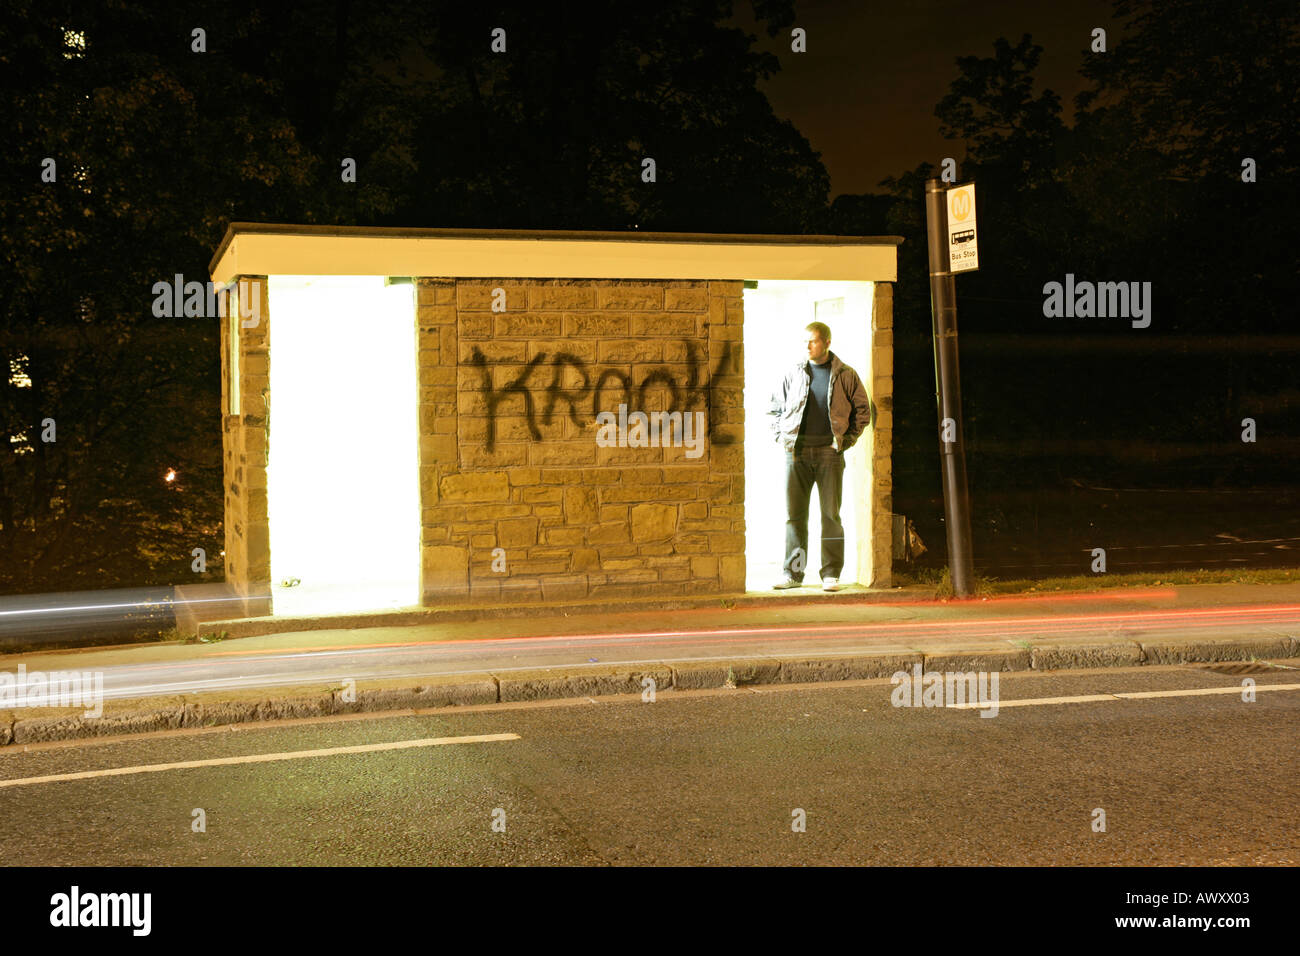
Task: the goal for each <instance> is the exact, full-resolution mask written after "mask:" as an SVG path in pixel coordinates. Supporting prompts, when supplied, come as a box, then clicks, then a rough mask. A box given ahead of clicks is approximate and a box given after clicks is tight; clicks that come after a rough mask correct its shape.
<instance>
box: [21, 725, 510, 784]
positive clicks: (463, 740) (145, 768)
mask: <svg viewBox="0 0 1300 956" xmlns="http://www.w3.org/2000/svg"><path fill="white" fill-rule="evenodd" d="M518 739H519V735H518V734H478V735H475V736H472V737H423V738H421V739H419V740H396V741H393V742H391V743H386V744H360V745H358V746H355V747H327V748H325V749H323V750H294V751H289V752H285V753H273V754H248V755H246V756H243V757H216V758H213V759H211V760H182V761H180V762H178V763H151V764H143V765H141V766H138V767H113V768H110V769H108V770H82V771H80V772H78V773H56V774H50V775H49V776H45V777H23V778H21V779H19V780H0V787H24V786H28V785H30V784H35V783H58V782H60V781H63V780H90V779H92V778H94V777H120V776H124V775H125V774H132V773H159V772H160V771H163V770H189V769H191V768H194V767H223V766H229V765H231V764H241V763H270V762H272V761H275V760H300V759H303V758H305V757H333V756H335V755H337V754H363V753H374V752H377V751H382V750H407V749H409V748H411V747H442V746H445V745H447V744H478V743H487V742H489V741H495V740H518Z"/></svg>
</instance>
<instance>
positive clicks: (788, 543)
mask: <svg viewBox="0 0 1300 956" xmlns="http://www.w3.org/2000/svg"><path fill="white" fill-rule="evenodd" d="M805 331H806V332H807V333H808V339H807V347H808V360H807V361H804V362H800V363H799V364H798V365H796V366H794V367H793V368H791V369H790V370H789V371H788V372H787V373H786V375H785V379H784V380H783V381H782V382H781V389H780V391H779V392H776V393H773V395H772V403H771V407H770V408H769V409H768V414H769V415H771V416H772V432H773V434H774V435H775V436H776V440H777V441H778V442H780V443H781V445H782V446H783V447H784V448H785V464H786V477H785V503H786V515H787V518H788V520H787V521H786V523H785V566H784V570H785V580H783V581H782V582H781V583H780V584H777V585H776V588H777V589H783V588H797V587H799V586H801V585H802V584H803V572H804V567H805V565H806V563H807V561H808V557H807V555H808V498H809V495H810V494H811V493H812V487H813V485H814V484H815V485H816V486H817V494H818V501H819V502H820V505H821V513H822V546H821V560H822V566H821V579H822V590H823V591H838V590H839V587H840V583H839V577H840V572H841V571H842V570H843V569H844V526H843V525H842V524H840V497H841V494H842V492H843V479H844V452H845V451H847V450H848V449H850V448H852V447H853V445H854V444H855V443H856V442H857V440H858V438H859V437H861V435H862V433H863V432H864V431H865V430H866V428H867V426H868V425H869V424H870V423H871V398H870V396H869V395H868V394H867V389H866V386H864V385H863V384H862V380H861V379H860V378H858V373H857V372H855V371H853V369H851V368H850V367H849V366H847V365H845V364H844V363H843V362H841V361H840V360H839V358H838V357H836V355H835V353H834V352H832V351H831V350H830V348H831V330H830V328H829V327H828V326H827V325H826V324H825V323H823V322H813V323H812V324H811V325H809V326H808V327H807V329H806V330H805Z"/></svg>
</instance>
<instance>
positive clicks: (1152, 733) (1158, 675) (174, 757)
mask: <svg viewBox="0 0 1300 956" xmlns="http://www.w3.org/2000/svg"><path fill="white" fill-rule="evenodd" d="M1276 663H1277V664H1279V665H1282V667H1280V668H1279V667H1269V666H1265V665H1255V666H1254V667H1253V668H1252V665H1247V664H1242V665H1237V668H1238V669H1242V668H1252V669H1253V671H1254V672H1253V673H1250V674H1248V675H1243V674H1241V673H1232V674H1229V673H1220V672H1216V671H1213V670H1209V669H1205V668H1203V667H1196V666H1191V665H1185V666H1179V667H1143V668H1107V669H1104V670H1096V671H1070V672H1060V673H1008V674H1004V675H1001V680H1000V700H1001V707H1000V709H999V712H998V714H997V716H996V717H992V718H985V717H981V716H980V715H979V713H978V712H977V711H974V710H968V709H966V710H963V709H955V708H908V707H895V706H893V705H892V703H891V692H892V690H893V688H892V687H891V685H890V684H889V682H888V681H887V680H884V681H859V682H852V683H840V684H823V685H802V686H800V685H782V686H776V685H760V686H755V687H749V688H741V689H738V690H719V691H698V692H690V691H688V692H681V691H669V692H664V693H660V694H659V695H658V696H657V698H656V700H655V701H654V702H644V701H642V700H641V699H640V698H639V697H631V698H619V699H603V700H600V701H590V700H577V701H573V700H567V701H549V702H541V703H533V704H498V705H491V706H484V707H476V708H464V709H457V710H453V711H438V712H436V713H430V714H429V715H420V716H403V717H387V716H381V717H374V716H371V717H345V718H339V717H335V718H326V719H322V720H311V721H300V722H286V723H283V724H278V725H269V726H255V727H245V728H243V729H239V730H199V731H190V732H187V731H179V732H170V733H164V734H153V735H142V736H140V737H137V738H129V739H126V738H122V739H118V740H115V741H100V742H94V741H76V742H69V743H64V744H49V745H42V746H39V747H32V748H30V749H23V748H20V747H17V746H15V747H10V748H5V752H3V753H0V854H3V858H4V860H5V862H6V863H7V864H9V865H22V864H60V865H66V864H82V865H84V864H94V865H148V866H157V865H232V864H264V865H344V864H353V865H358V864H359V865H371V864H385V865H425V864H452V865H482V864H487V865H494V864H541V865H546V864H573V865H627V864H655V865H677V864H706V865H714V864H734V865H767V864H774V865H814V866H823V865H842V864H886V865H911V864H956V865H964V864H994V865H1000V864H1034V865H1047V864H1069V865H1113V864H1143V865H1151V864H1154V865H1177V864H1209V865H1222V864H1234V865H1239V864H1281V865H1295V864H1297V863H1300V831H1298V829H1297V824H1296V817H1295V806H1296V802H1297V799H1298V798H1300V780H1298V779H1297V770H1296V758H1295V741H1296V740H1297V738H1298V737H1300V670H1296V669H1294V667H1295V661H1293V660H1292V661H1287V660H1282V661H1278V662H1276ZM1244 676H1249V677H1250V678H1252V679H1253V680H1255V681H1256V682H1257V684H1258V689H1257V694H1256V699H1255V700H1254V701H1253V702H1246V701H1243V699H1242V695H1241V692H1240V689H1241V686H1242V680H1243V677H1244ZM1270 686H1271V687H1275V688H1277V689H1274V690H1268V688H1269V687H1270ZM1284 686H1285V687H1287V688H1290V689H1283V687H1284ZM1216 689H1221V690H1223V691H1225V692H1224V693H1218V692H1215V691H1216ZM1154 691H1179V692H1185V691H1202V692H1204V693H1199V694H1185V693H1180V694H1177V695H1172V696H1160V697H1137V698H1134V697H1116V696H1114V695H1116V694H1126V693H1142V692H1154ZM1087 695H1105V696H1103V697H1101V698H1100V699H1095V700H1088V701H1085V702H1075V703H1068V702H1062V701H1059V700H1054V698H1060V697H1075V696H1087ZM1015 701H1025V702H1032V703H1026V704H1024V705H1022V706H1016V705H1015V704H1014V703H1013V702H1015ZM484 736H492V737H493V739H487V740H483V739H480V740H474V741H463V742H451V743H446V742H443V743H437V742H433V743H431V742H430V738H449V737H450V738H460V737H480V738H481V737H484ZM412 742H415V743H416V745H412ZM385 744H388V745H394V746H396V747H399V748H400V749H374V748H376V747H378V746H380V745H385ZM326 748H358V749H357V750H354V751H350V752H342V753H338V752H335V753H331V754H310V753H307V754H304V753H302V752H304V751H316V750H320V749H326ZM285 754H295V756H292V757H287V758H286V757H284V755H285ZM247 758H258V759H262V760H265V762H247ZM213 760H226V761H231V762H227V763H221V764H217V765H199V766H191V767H182V768H172V769H166V770H161V771H153V772H139V769H138V768H140V767H147V766H150V765H158V764H166V763H171V762H178V761H213ZM131 768H135V769H131ZM123 769H127V770H129V771H130V772H126V773H120V774H117V775H92V776H89V777H87V778H82V779H54V780H45V781H33V778H38V777H47V776H51V775H55V776H57V775H66V774H71V773H83V774H84V773H90V774H97V773H99V772H104V771H114V770H118V771H120V770H123ZM196 809H198V810H202V811H203V814H204V820H205V823H206V831H205V832H194V830H193V823H192V821H193V820H194V819H195V815H194V811H195V810H196ZM1098 809H1101V810H1104V812H1105V826H1106V828H1105V831H1104V832H1099V831H1096V830H1094V821H1095V820H1096V819H1098V818H1097V815H1096V811H1097V810H1098ZM800 810H802V811H803V812H804V814H806V830H805V831H804V832H796V831H795V830H794V829H793V828H792V823H793V821H794V820H795V819H796V816H795V815H796V814H797V811H800ZM494 811H500V812H499V813H497V814H496V819H497V821H498V827H499V826H500V823H501V821H504V831H503V832H501V831H500V830H494V829H493V820H494Z"/></svg>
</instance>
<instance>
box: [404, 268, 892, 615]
mask: <svg viewBox="0 0 1300 956" xmlns="http://www.w3.org/2000/svg"><path fill="white" fill-rule="evenodd" d="M741 286H742V283H741V282H739V281H682V280H661V281H651V280H635V281H622V280H604V279H602V280H584V279H553V280H539V279H508V278H502V279H472V280H471V279H450V278H424V279H419V280H417V295H418V299H417V302H418V314H417V325H418V331H417V335H418V336H419V375H420V403H421V404H420V489H421V508H422V522H421V524H422V558H423V560H422V591H423V594H424V602H425V604H427V605H438V604H447V603H459V602H463V601H465V600H467V599H468V600H469V601H471V602H474V603H478V602H495V601H510V602H514V601H519V602H524V601H536V600H545V601H556V600H576V599H582V598H598V597H605V596H634V595H655V596H671V595H674V594H699V593H716V592H728V591H741V590H744V584H745V558H744V550H745V535H744V531H745V524H744V452H743V445H742V443H743V441H744V409H743V375H744V362H743V349H742V342H741V332H742V328H743V308H742V300H741ZM620 403H622V404H625V405H626V406H627V408H628V411H629V412H633V411H644V412H654V411H671V410H677V411H685V412H690V413H694V412H697V411H698V412H703V413H704V414H705V417H706V421H707V423H708V431H707V440H706V441H705V443H704V448H703V454H702V455H701V456H700V457H698V458H691V457H688V449H687V448H685V447H644V448H634V447H600V446H599V445H598V443H597V434H598V426H597V418H596V413H597V412H612V413H615V414H617V412H618V406H619V404H620ZM885 540H886V541H888V534H886V535H885ZM498 549H500V550H498ZM503 561H504V564H503ZM503 567H504V570H503Z"/></svg>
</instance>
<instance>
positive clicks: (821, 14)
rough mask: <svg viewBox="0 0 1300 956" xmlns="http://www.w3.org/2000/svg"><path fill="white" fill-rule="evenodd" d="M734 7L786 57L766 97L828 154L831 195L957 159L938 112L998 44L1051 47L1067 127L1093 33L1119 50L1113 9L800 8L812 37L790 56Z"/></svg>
mask: <svg viewBox="0 0 1300 956" xmlns="http://www.w3.org/2000/svg"><path fill="white" fill-rule="evenodd" d="M736 6H737V16H736V18H735V20H734V21H733V22H734V23H735V25H736V26H739V27H741V28H742V29H745V30H746V32H749V33H751V34H754V35H755V36H757V37H758V42H757V43H756V44H755V46H756V47H757V48H758V49H760V50H764V51H767V52H771V53H774V54H776V55H777V56H778V57H779V59H780V61H781V71H780V72H779V73H777V74H775V75H774V76H773V77H772V78H771V79H769V80H768V81H767V82H766V84H764V85H762V87H761V88H762V89H763V90H764V92H765V93H767V96H768V99H769V100H770V101H771V103H772V107H773V109H774V110H775V111H776V114H777V116H779V117H781V118H782V119H788V120H790V121H791V122H793V123H794V125H795V126H796V127H797V128H798V129H799V131H800V132H802V133H803V134H804V136H806V137H807V138H808V141H809V142H810V143H811V144H812V147H813V149H815V150H818V151H819V152H820V153H821V154H822V161H823V162H824V163H825V164H826V169H827V171H828V172H829V173H830V176H831V195H832V196H836V195H839V194H840V193H861V192H878V191H879V189H878V184H879V182H880V180H882V179H884V178H885V177H886V176H891V175H897V174H899V173H901V172H903V171H905V170H908V169H911V168H913V167H914V166H916V165H917V164H918V163H920V162H922V161H926V160H928V161H930V162H933V163H935V164H936V165H937V164H938V163H939V161H940V160H941V159H942V158H943V157H944V156H954V157H956V158H957V160H958V161H959V162H960V160H961V158H962V155H963V151H962V147H961V144H960V143H952V142H948V141H946V140H944V138H943V137H942V136H940V135H939V121H938V119H936V118H935V115H934V108H935V106H936V105H937V104H938V102H939V100H940V99H941V98H942V97H943V95H944V94H945V93H947V92H948V86H949V84H950V83H951V82H952V81H953V80H954V79H955V78H956V76H957V73H958V70H957V66H956V63H955V61H956V58H957V57H959V56H980V57H988V56H992V55H993V41H994V40H995V39H997V38H998V37H999V36H1005V37H1006V38H1007V39H1008V40H1010V41H1011V42H1012V43H1013V44H1014V43H1015V42H1017V41H1018V40H1019V39H1020V37H1021V35H1022V34H1024V33H1028V34H1030V35H1031V36H1032V37H1033V38H1034V42H1035V43H1037V44H1038V45H1040V46H1041V47H1043V58H1042V61H1041V62H1040V63H1039V65H1038V70H1037V75H1038V78H1039V81H1040V83H1041V85H1042V86H1045V87H1047V88H1050V89H1051V90H1053V91H1054V92H1056V93H1057V94H1058V95H1059V96H1060V97H1061V106H1062V115H1063V117H1064V118H1065V120H1066V122H1069V121H1070V119H1071V117H1072V116H1073V100H1074V95H1075V94H1076V93H1078V92H1079V91H1081V90H1082V89H1083V88H1084V81H1083V78H1082V77H1081V76H1079V74H1078V72H1077V71H1078V68H1079V64H1080V61H1081V60H1082V58H1083V55H1084V53H1085V52H1086V51H1087V50H1088V47H1089V45H1090V44H1091V39H1092V30H1093V28H1094V27H1104V28H1105V29H1106V34H1107V42H1108V44H1109V45H1111V46H1113V45H1114V43H1115V42H1116V41H1117V39H1118V38H1119V35H1120V34H1119V29H1118V24H1117V23H1116V22H1115V21H1113V20H1112V18H1111V9H1112V3H1111V0H1069V2H1068V3H1059V2H1048V3H1044V2H1043V0H969V2H967V0H904V2H895V3H888V4H876V3H867V2H865V0H797V2H796V7H795V10H796V14H797V16H796V21H795V26H801V27H803V28H804V29H805V30H806V31H807V32H808V52H807V53H802V54H800V53H792V52H791V51H790V34H789V30H785V31H783V32H782V33H778V34H777V35H776V36H775V37H769V36H768V35H767V32H766V31H765V30H760V29H757V28H755V26H754V20H753V16H752V14H751V11H750V7H749V4H748V3H744V2H740V3H737V5H736ZM1088 55H1100V54H1088ZM828 91H829V92H828Z"/></svg>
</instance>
